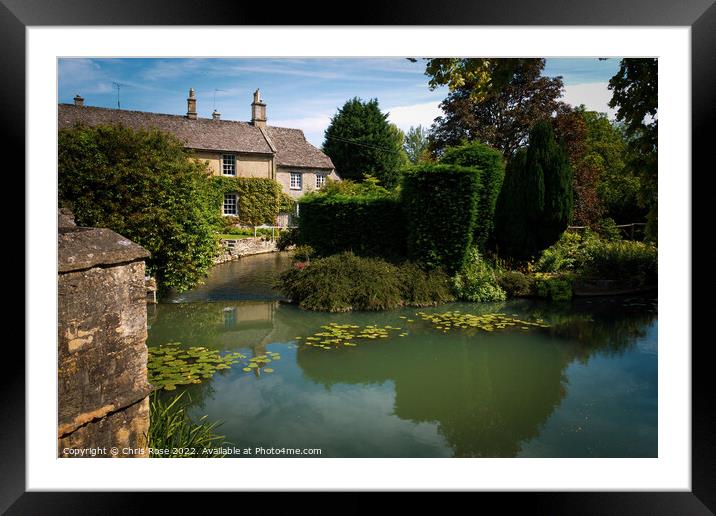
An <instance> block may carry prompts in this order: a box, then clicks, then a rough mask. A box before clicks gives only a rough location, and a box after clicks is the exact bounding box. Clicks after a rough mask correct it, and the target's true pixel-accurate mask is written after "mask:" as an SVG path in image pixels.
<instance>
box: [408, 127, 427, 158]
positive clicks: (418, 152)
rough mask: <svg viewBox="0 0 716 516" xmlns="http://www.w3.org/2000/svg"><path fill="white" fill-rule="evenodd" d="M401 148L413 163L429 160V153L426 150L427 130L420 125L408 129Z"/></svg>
mask: <svg viewBox="0 0 716 516" xmlns="http://www.w3.org/2000/svg"><path fill="white" fill-rule="evenodd" d="M403 148H404V149H405V152H406V154H407V155H408V159H409V160H410V162H411V163H412V164H413V165H417V164H418V163H422V162H426V161H430V154H429V152H428V130H427V129H423V126H421V125H419V126H417V127H411V128H410V129H408V133H407V134H406V135H405V143H404V144H403Z"/></svg>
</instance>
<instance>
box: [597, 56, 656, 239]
mask: <svg viewBox="0 0 716 516" xmlns="http://www.w3.org/2000/svg"><path fill="white" fill-rule="evenodd" d="M609 89H610V90H612V92H613V93H612V99H611V100H610V101H609V106H610V107H612V108H617V113H616V119H617V121H619V122H623V123H624V130H625V133H626V136H627V145H628V147H629V150H630V161H631V165H632V167H633V168H634V169H635V170H638V171H639V172H638V173H639V176H640V179H641V191H640V200H641V202H642V204H643V205H644V206H646V207H647V208H648V209H649V214H648V221H649V225H648V226H647V236H648V237H649V238H651V239H652V240H656V233H657V230H656V215H657V182H658V169H657V156H658V149H657V144H658V117H657V115H658V60H657V59H654V58H625V59H622V60H621V62H620V64H619V71H618V72H617V73H616V75H614V77H612V78H611V80H610V81H609Z"/></svg>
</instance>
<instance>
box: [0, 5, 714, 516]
mask: <svg viewBox="0 0 716 516" xmlns="http://www.w3.org/2000/svg"><path fill="white" fill-rule="evenodd" d="M253 6H255V4H253V3H243V2H231V3H228V2H227V3H222V2H218V1H212V0H204V1H201V2H199V1H198V0H193V1H192V0H159V1H154V2H151V3H150V2H147V1H146V0H145V1H140V0H124V1H121V2H118V1H115V2H113V1H107V0H103V1H98V0H54V1H52V0H0V42H1V46H0V49H2V50H0V70H2V73H3V80H2V81H1V83H2V88H0V113H2V118H3V121H4V122H5V123H4V124H2V127H3V130H4V138H3V139H2V141H3V144H4V147H5V148H6V149H14V150H15V152H14V154H15V156H18V157H19V158H20V162H21V163H20V166H23V165H24V152H18V149H25V142H24V141H23V136H24V134H25V86H26V84H25V56H26V54H25V51H26V49H25V29H26V27H28V26H64V25H68V26H69V25H75V26H84V25H125V26H129V25H192V26H198V25H261V24H263V23H264V22H270V24H271V25H294V24H306V25H317V24H325V25H338V26H339V25H347V24H350V25H364V24H368V25H512V26H519V25H525V26H528V25H531V26H539V25H551V26H569V25H575V26H582V25H601V26H689V27H691V51H692V68H691V70H692V163H693V169H694V170H696V166H697V165H696V164H697V163H702V164H703V165H704V166H706V165H711V163H712V162H713V158H712V154H713V151H712V150H711V149H712V148H713V146H714V143H713V142H714V140H715V138H714V137H715V136H716V135H715V134H714V129H713V125H714V124H713V123H712V115H713V114H714V113H716V109H715V108H716V5H714V0H684V1H681V2H669V1H668V0H632V1H629V2H625V1H624V0H602V1H600V2H594V1H592V0H559V1H553V2H550V3H549V4H547V3H545V2H534V1H530V0H501V1H500V2H491V3H485V2H477V1H472V2H470V1H459V2H452V3H450V4H449V5H448V4H446V3H442V2H441V3H438V2H427V1H425V0H410V1H408V0H399V1H393V2H389V3H388V2H386V3H382V4H381V3H375V4H373V5H371V3H370V2H368V3H366V2H363V3H361V4H360V8H356V9H353V10H352V12H351V16H350V18H348V17H347V14H341V11H340V9H341V7H340V4H338V3H334V4H331V5H330V6H326V7H325V8H322V7H321V6H320V5H318V4H311V6H310V7H308V6H307V4H306V3H296V4H294V5H293V6H292V5H284V6H282V7H281V8H280V9H272V11H274V12H271V14H270V17H267V18H264V17H262V15H261V14H259V11H258V10H255V9H253ZM316 12H324V13H325V14H327V15H328V16H327V18H328V17H330V16H331V15H333V16H335V18H334V19H330V20H329V19H325V20H321V21H318V18H317V17H316V14H315V13H316ZM711 169H712V165H711V166H708V167H707V168H706V169H705V171H706V172H708V171H710V170H711ZM18 188H20V189H21V190H22V191H23V192H24V194H25V199H27V194H28V192H26V191H25V188H24V185H23V184H22V182H21V184H20V185H18ZM16 191H17V190H16ZM692 191H694V192H695V191H696V190H694V189H693V187H692ZM692 219H693V221H694V228H692V234H698V232H697V231H694V229H696V228H697V227H701V228H702V229H703V225H700V224H703V223H700V222H698V219H697V218H696V217H692ZM30 237H31V236H30V235H26V236H25V238H30ZM692 256H697V255H696V254H693V249H692ZM29 274H32V271H31V270H27V268H26V269H25V275H26V277H27V275H29ZM705 286H706V285H705V284H704V285H703V286H701V287H699V288H705ZM692 301H693V300H684V302H691V303H692V306H693V302H692ZM692 320H694V319H693V316H692ZM696 320H699V318H698V317H697V318H696ZM673 344H678V345H683V346H686V345H689V344H690V343H687V342H682V343H673ZM710 346H711V342H710V339H703V340H700V341H698V340H696V339H693V346H692V490H691V491H690V492H618V493H617V492H589V493H576V492H569V493H526V494H521V495H519V496H515V494H514V493H511V494H510V493H502V494H491V493H486V494H483V495H482V496H485V497H491V498H496V499H497V500H496V501H498V503H499V504H500V506H501V510H503V511H504V510H508V511H509V510H510V509H512V508H514V507H515V506H522V505H528V506H529V508H530V511H531V512H534V511H536V512H537V513H541V512H547V513H549V514H553V513H562V512H565V513H570V514H690V515H695V514H713V513H714V511H716V492H715V491H716V489H715V486H716V473H715V472H716V445H715V444H714V432H713V428H714V427H713V420H714V419H715V418H714V416H715V411H714V401H713V397H712V396H711V395H710V393H711V392H713V388H710V386H709V382H708V380H709V377H710V371H709V368H710V362H709V360H708V350H709V348H710ZM15 348H17V346H15ZM15 352H17V353H18V355H20V356H18V357H12V358H6V360H10V361H11V362H10V363H12V364H14V367H13V369H12V370H11V371H10V372H9V373H6V374H5V375H3V376H2V380H1V381H2V390H1V394H0V395H1V396H2V403H0V415H1V416H2V425H1V426H0V463H1V464H2V468H0V511H7V514H72V513H76V514H115V513H126V512H127V510H128V509H129V507H130V506H132V505H134V504H135V503H136V502H137V501H136V499H135V495H134V494H131V493H122V492H112V493H97V492H95V493H82V494H81V495H79V494H78V493H77V492H62V493H59V492H44V493H39V492H31V493H29V492H26V489H25V473H26V470H25V449H26V445H27V443H26V441H25V369H24V367H20V366H19V364H25V355H24V353H23V352H22V350H20V349H15ZM130 497H131V498H130ZM162 498H163V500H162V503H163V504H168V505H165V507H164V508H165V509H167V510H169V509H170V506H171V505H173V504H174V503H179V504H181V506H182V507H184V508H185V509H188V507H189V506H188V505H186V504H187V502H188V500H187V497H186V496H178V495H177V494H174V495H173V496H172V497H171V499H169V497H167V496H163V497H162ZM130 500H131V501H130ZM359 507H360V502H356V504H355V505H354V506H353V509H356V508H359Z"/></svg>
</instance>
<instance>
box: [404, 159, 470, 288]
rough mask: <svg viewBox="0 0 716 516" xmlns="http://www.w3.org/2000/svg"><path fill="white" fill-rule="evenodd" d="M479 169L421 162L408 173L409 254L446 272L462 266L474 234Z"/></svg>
mask: <svg viewBox="0 0 716 516" xmlns="http://www.w3.org/2000/svg"><path fill="white" fill-rule="evenodd" d="M479 193H480V173H479V172H478V171H477V170H476V169H474V168H468V167H460V166H458V165H433V164H426V165H418V166H417V167H414V168H413V169H411V170H409V171H407V172H406V173H405V175H404V181H403V190H402V200H403V208H404V210H405V217H406V222H407V228H408V256H409V257H410V259H411V260H414V261H417V262H419V263H421V264H423V265H425V266H427V267H429V268H436V267H443V268H444V269H445V271H446V272H448V274H453V273H454V272H456V271H458V270H460V269H461V268H462V266H463V264H464V263H465V259H466V257H467V252H468V249H469V248H470V245H471V244H472V240H473V234H474V233H475V221H476V215H477V207H478V201H479Z"/></svg>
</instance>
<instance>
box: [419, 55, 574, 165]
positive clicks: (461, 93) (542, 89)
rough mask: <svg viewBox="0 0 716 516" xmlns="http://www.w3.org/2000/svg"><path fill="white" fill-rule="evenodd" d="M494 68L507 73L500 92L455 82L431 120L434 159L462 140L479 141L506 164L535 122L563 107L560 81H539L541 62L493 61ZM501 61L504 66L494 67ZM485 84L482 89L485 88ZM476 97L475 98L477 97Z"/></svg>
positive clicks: (532, 59) (496, 89)
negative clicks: (496, 150) (440, 110)
mask: <svg viewBox="0 0 716 516" xmlns="http://www.w3.org/2000/svg"><path fill="white" fill-rule="evenodd" d="M490 61H495V64H496V65H497V67H501V68H503V69H504V70H508V69H511V70H509V72H508V73H507V74H505V78H506V80H504V81H500V82H501V83H502V84H501V86H500V87H496V88H495V87H491V86H489V85H488V86H487V88H486V89H484V88H480V89H481V93H478V90H476V88H475V87H474V85H471V84H470V83H471V82H472V81H469V80H468V81H466V82H464V83H463V84H460V83H459V82H456V83H455V88H454V89H452V88H451V91H450V93H449V94H448V96H447V98H446V99H445V100H443V102H442V103H441V104H440V108H441V109H442V111H443V113H444V115H443V116H440V117H438V118H436V119H435V123H434V124H433V126H432V128H431V132H430V137H429V139H430V149H431V151H432V152H433V154H435V155H436V156H439V155H440V154H441V153H442V151H443V150H444V149H445V148H446V147H450V146H454V145H459V144H460V142H462V141H463V140H467V141H480V142H483V143H486V144H487V145H489V146H490V147H494V148H495V149H498V150H499V151H501V152H502V153H503V154H504V155H505V157H506V158H507V159H508V160H509V159H511V156H512V155H513V154H514V153H515V152H516V151H517V149H519V148H520V147H522V146H524V145H525V143H526V142H527V140H528V135H529V132H530V129H531V127H532V126H533V125H534V123H535V121H537V120H545V119H549V118H550V117H552V115H553V113H554V112H555V111H557V110H558V109H560V108H561V107H563V106H564V104H563V103H562V102H561V101H560V100H559V99H560V97H561V96H562V88H563V83H562V78H561V77H544V76H542V70H543V68H544V64H545V60H544V59H535V58H529V59H496V60H490ZM500 62H502V63H504V64H499V63H500ZM486 85H487V84H486ZM476 93H477V94H476Z"/></svg>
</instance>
